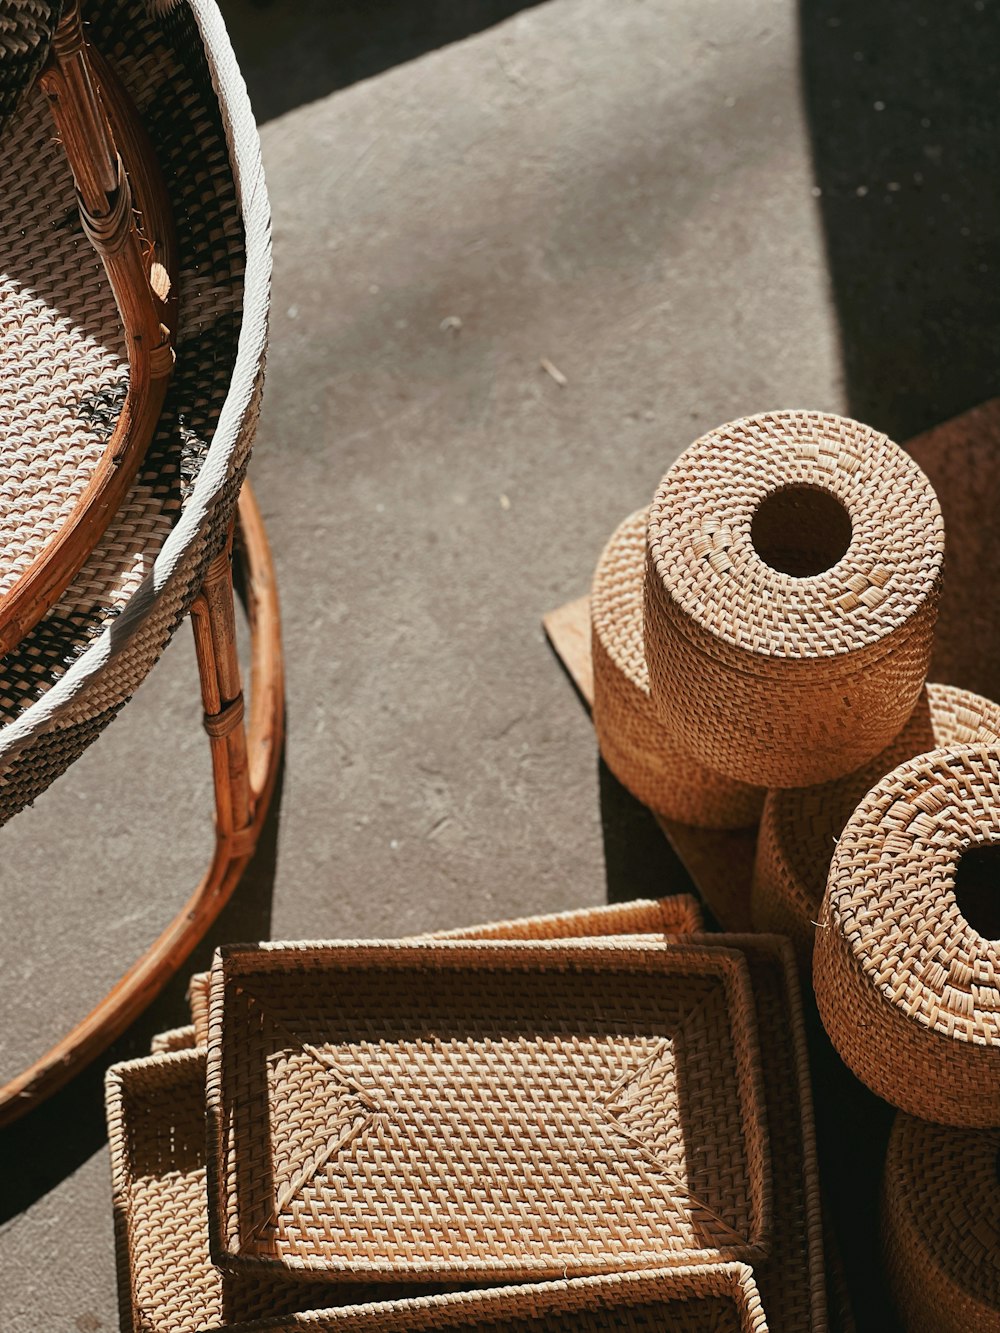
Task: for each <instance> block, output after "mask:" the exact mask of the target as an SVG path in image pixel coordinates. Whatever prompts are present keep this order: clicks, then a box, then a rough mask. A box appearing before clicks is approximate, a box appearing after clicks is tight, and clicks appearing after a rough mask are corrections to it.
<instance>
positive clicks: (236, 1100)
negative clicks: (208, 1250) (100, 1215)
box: [206, 937, 771, 1282]
mask: <svg viewBox="0 0 1000 1333" xmlns="http://www.w3.org/2000/svg"><path fill="white" fill-rule="evenodd" d="M206 1088H207V1109H208V1116H209V1157H210V1169H209V1198H210V1226H211V1234H212V1241H213V1257H214V1258H215V1260H216V1262H218V1263H222V1264H223V1265H229V1264H234V1263H236V1264H240V1265H255V1266H258V1267H259V1268H261V1269H263V1270H273V1269H274V1268H275V1267H281V1266H284V1267H285V1268H287V1269H290V1270H294V1271H298V1272H301V1273H303V1274H304V1275H305V1274H314V1275H315V1276H317V1277H320V1276H323V1277H325V1278H327V1279H330V1280H343V1279H345V1278H353V1279H359V1278H366V1279H369V1280H375V1281H389V1280H400V1279H409V1280H414V1279H416V1280H424V1281H447V1282H460V1281H475V1280H479V1281H483V1280H486V1279H489V1278H495V1279H499V1280H504V1281H513V1280H517V1279H519V1278H539V1277H552V1276H566V1275H574V1274H579V1273H601V1272H603V1273H607V1272H615V1271H623V1270H635V1269H641V1268H649V1267H656V1266H661V1265H663V1264H665V1263H669V1262H670V1261H671V1260H673V1261H675V1262H677V1263H684V1264H690V1263H692V1262H693V1261H696V1260H702V1261H706V1262H707V1261H713V1260H714V1261H718V1260H732V1259H735V1260H749V1259H759V1258H761V1257H763V1254H764V1252H765V1251H764V1246H765V1245H766V1242H767V1240H768V1237H769V1230H770V1183H771V1176H770V1163H769V1156H768V1147H767V1134H766V1122H765V1118H764V1110H763V1087H762V1080H761V1071H760V1056H759V1049H758V1045H757V1034H756V1020H755V1014H754V1005H753V996H752V992H751V989H750V984H749V977H748V973H747V968H746V963H745V961H744V959H743V957H742V955H740V954H737V953H732V952H730V951H728V950H723V949H718V948H711V949H708V948H700V949H699V948H693V947H687V946H685V945H683V944H667V943H663V942H658V941H654V940H650V939H648V938H647V939H640V938H636V937H630V938H629V939H628V940H622V941H616V940H610V939H602V940H598V941H589V940H588V941H571V942H562V941H559V942H546V943H541V944H539V943H533V942H496V941H482V942H474V943H471V942H467V941H462V940H453V941H446V942H445V941H423V942H413V943H406V944H402V943H399V942H370V941H368V942H355V943H332V944H328V945H309V946H298V945H280V944H274V945H266V946H261V947H258V948H246V947H238V946H231V947H228V948H224V949H222V950H221V951H220V952H219V953H218V954H217V956H216V963H215V967H214V969H213V979H212V998H211V1011H210V1022H209V1046H208V1068H207V1085H206Z"/></svg>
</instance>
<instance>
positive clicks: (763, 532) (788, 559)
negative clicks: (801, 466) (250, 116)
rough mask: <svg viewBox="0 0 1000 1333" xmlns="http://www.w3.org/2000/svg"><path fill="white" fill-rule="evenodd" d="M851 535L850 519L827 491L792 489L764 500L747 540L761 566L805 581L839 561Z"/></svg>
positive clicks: (767, 496) (781, 490) (766, 496)
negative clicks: (762, 563)
mask: <svg viewBox="0 0 1000 1333" xmlns="http://www.w3.org/2000/svg"><path fill="white" fill-rule="evenodd" d="M851 531H852V529H851V516H850V514H848V512H847V510H846V509H845V508H844V506H843V504H841V502H840V501H839V500H838V499H837V497H836V496H835V495H833V494H831V492H830V491H825V490H823V488H822V487H821V486H807V485H793V486H782V487H781V489H780V490H777V491H772V492H771V493H770V495H765V496H764V498H763V500H761V502H760V504H759V505H758V506H757V510H756V512H755V513H754V516H753V519H752V521H751V524H750V540H751V541H752V542H753V547H754V550H755V551H756V552H757V554H758V555H759V556H760V558H761V560H763V561H764V563H765V565H770V566H771V568H772V569H776V570H778V571H779V572H780V573H782V574H791V575H792V577H793V578H797V579H807V578H812V577H813V575H815V574H822V573H824V572H825V571H826V570H828V569H832V568H833V566H834V565H835V564H836V563H837V561H838V560H841V559H842V558H843V557H844V555H845V554H846V552H847V548H848V547H849V546H850V544H851Z"/></svg>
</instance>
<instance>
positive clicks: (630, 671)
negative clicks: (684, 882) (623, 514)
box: [590, 509, 764, 828]
mask: <svg viewBox="0 0 1000 1333" xmlns="http://www.w3.org/2000/svg"><path fill="white" fill-rule="evenodd" d="M648 517H649V511H648V510H646V509H641V510H638V511H637V512H636V513H634V514H632V515H630V516H629V517H628V518H627V519H625V521H624V522H623V523H622V524H621V525H620V526H619V527H618V528H617V529H616V530H615V532H614V533H613V534H612V536H611V539H610V540H609V542H608V544H607V546H605V548H604V551H603V552H602V554H601V558H600V560H599V561H598V563H597V569H596V571H595V572H594V581H593V585H592V588H591V594H590V615H591V645H592V650H591V651H592V659H593V665H594V708H593V718H594V730H595V731H596V732H597V742H598V745H599V746H600V749H601V754H602V756H603V757H604V762H605V763H606V764H607V766H608V767H609V768H610V769H611V771H612V773H614V775H615V777H616V778H617V779H618V781H619V782H620V783H621V784H622V785H623V786H624V787H627V788H628V790H629V791H630V792H631V793H632V795H633V796H634V797H636V799H637V800H639V801H642V802H643V804H644V805H648V806H649V807H650V809H652V810H654V811H655V812H656V813H657V814H661V815H663V816H664V817H665V818H667V819H674V820H678V821H679V822H680V823H682V824H696V825H699V826H702V827H706V828H745V827H747V826H748V825H752V824H756V822H757V820H758V819H759V818H760V811H761V806H762V805H763V802H764V791H763V789H762V788H760V787H750V786H747V785H746V784H745V783H742V782H734V781H733V780H732V779H731V778H725V777H723V776H722V775H721V774H719V773H714V772H712V770H711V769H708V768H706V767H705V766H704V764H700V763H699V762H698V760H697V759H692V758H691V757H690V756H689V755H687V754H685V753H684V752H683V751H682V750H679V749H678V746H677V742H676V740H675V739H674V738H673V737H672V736H671V734H670V732H669V731H668V730H667V729H666V728H665V727H664V726H663V724H662V723H661V722H660V720H659V718H658V717H657V714H656V709H655V708H654V706H653V701H652V699H651V697H650V693H649V671H648V669H647V667H646V656H645V652H644V648H643V626H642V617H643V611H642V585H643V580H644V577H645V567H646V527H647V523H648Z"/></svg>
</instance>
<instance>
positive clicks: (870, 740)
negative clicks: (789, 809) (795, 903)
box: [645, 412, 944, 787]
mask: <svg viewBox="0 0 1000 1333" xmlns="http://www.w3.org/2000/svg"><path fill="white" fill-rule="evenodd" d="M943 561H944V526H943V524H942V521H941V511H940V509H939V507H938V503H937V498H936V497H935V495H934V491H933V489H932V487H931V485H930V483H929V482H928V480H927V478H926V477H925V476H924V474H923V473H922V472H921V471H920V469H919V468H918V467H917V465H916V464H915V463H914V462H913V460H912V459H911V458H910V457H909V456H908V455H907V454H906V453H904V452H903V450H902V449H900V448H899V447H898V446H897V445H895V444H893V443H892V442H891V441H890V440H888V439H886V437H885V436H884V435H880V434H879V433H878V432H877V431H874V430H872V429H870V428H869V427H868V426H863V425H860V424H859V423H858V422H856V421H848V420H845V419H844V418H842V417H835V416H829V415H826V414H824V413H821V412H772V413H766V414H764V415H762V416H758V417H748V418H745V419H744V420H740V421H734V422H731V423H730V424H729V425H727V426H721V427H720V428H719V429H718V430H715V431H712V432H710V433H709V434H708V435H705V436H703V437H702V438H701V439H700V440H698V441H696V442H695V443H694V444H693V445H692V446H691V447H690V449H688V450H687V451H686V452H685V453H684V454H682V455H681V457H680V458H679V459H678V460H677V462H676V463H675V464H674V466H673V467H672V468H671V469H670V471H669V472H668V473H667V475H666V476H665V477H664V479H663V481H662V482H661V483H660V488H659V490H658V491H657V494H656V497H655V499H654V501H653V504H652V507H651V509H650V516H649V532H648V551H647V578H646V592H645V623H646V629H645V635H646V660H647V662H648V664H649V676H650V689H651V693H652V697H653V700H654V703H655V705H656V708H657V710H658V712H659V714H660V717H661V719H662V721H663V723H664V726H665V727H666V729H667V731H668V733H669V734H670V735H671V736H672V737H673V738H674V740H675V741H676V743H677V744H678V745H680V746H681V747H682V748H683V749H684V750H685V751H687V752H688V753H689V754H692V755H694V756H695V757H696V758H697V759H699V760H701V762H702V763H704V764H706V765H708V767H709V768H711V769H714V770H715V771H716V772H719V773H725V774H726V775H727V776H728V777H732V778H737V779H739V780H740V781H743V782H749V783H755V784H761V785H765V786H768V787H804V786H809V785H812V784H813V783H817V782H828V781H830V780H831V779H833V778H837V777H841V776H842V775H843V774H844V773H850V772H852V771H853V770H854V769H856V768H859V767H860V766H861V765H862V764H865V763H867V762H868V760H869V759H872V758H873V757H874V756H875V755H876V754H878V753H879V751H880V750H884V749H885V747H886V746H887V745H888V744H889V742H890V741H891V740H892V738H893V736H895V735H896V733H897V732H898V731H899V730H900V728H901V727H902V726H903V724H904V723H905V721H906V719H907V718H908V717H909V715H910V713H911V712H912V711H913V708H914V706H915V704H916V702H917V698H918V696H919V694H920V690H921V687H922V686H923V683H924V679H925V676H926V674H927V663H928V660H929V658H930V651H931V642H932V635H933V629H934V619H935V616H936V614H937V603H938V596H939V591H940V583H941V572H942V565H943Z"/></svg>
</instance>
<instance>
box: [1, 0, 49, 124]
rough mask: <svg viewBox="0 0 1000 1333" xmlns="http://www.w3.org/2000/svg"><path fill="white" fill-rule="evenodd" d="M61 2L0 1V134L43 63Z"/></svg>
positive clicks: (40, 0) (32, 0)
mask: <svg viewBox="0 0 1000 1333" xmlns="http://www.w3.org/2000/svg"><path fill="white" fill-rule="evenodd" d="M62 9H63V0H0V131H3V130H4V129H5V128H6V127H5V124H4V122H5V121H6V119H7V117H8V116H9V115H10V114H11V112H12V111H13V110H14V108H15V107H16V106H17V103H18V100H19V99H20V98H21V97H22V96H23V95H24V93H25V91H26V89H28V88H30V86H31V85H32V83H33V82H34V80H35V77H36V76H37V74H38V72H39V70H40V69H41V67H42V65H43V64H44V62H45V57H46V55H47V54H48V50H49V44H50V42H51V40H52V34H53V32H54V31H55V28H56V24H57V23H58V22H59V17H60V14H61V13H62Z"/></svg>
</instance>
